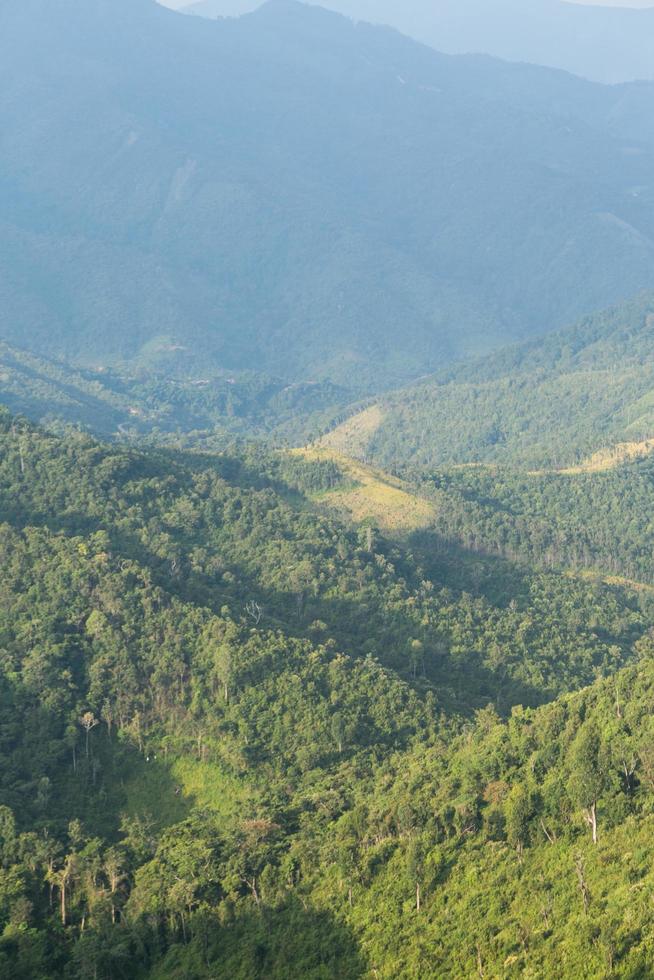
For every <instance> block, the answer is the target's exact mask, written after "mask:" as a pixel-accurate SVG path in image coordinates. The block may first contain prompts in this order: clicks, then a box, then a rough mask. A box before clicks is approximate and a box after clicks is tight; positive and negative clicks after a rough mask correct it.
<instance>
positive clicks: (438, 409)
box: [324, 294, 654, 470]
mask: <svg viewBox="0 0 654 980" xmlns="http://www.w3.org/2000/svg"><path fill="white" fill-rule="evenodd" d="M653 399H654V296H653V295H652V294H645V295H642V296H639V297H638V298H637V299H636V300H633V301H631V302H629V303H625V304H622V305H621V306H619V307H615V308H613V309H610V310H608V311H606V312H604V313H601V314H597V315H595V316H591V317H587V318H585V319H584V320H582V321H581V322H580V323H579V324H577V325H576V326H575V327H572V328H570V329H568V330H563V331H561V332H558V333H554V334H550V335H548V336H547V337H545V338H543V339H542V340H539V341H534V342H530V343H527V344H523V345H518V346H515V347H509V348H506V349H504V350H502V351H499V352H497V353H496V354H493V355H491V356H489V357H486V358H484V359H483V360H477V361H475V362H473V363H470V362H468V363H465V364H462V365H460V366H457V367H456V368H454V369H452V370H449V371H446V372H443V373H441V374H440V375H438V376H436V378H434V379H429V380H427V381H425V382H421V383H419V384H417V385H414V386H412V387H409V388H406V389H405V390H401V391H398V392H395V393H392V394H391V395H389V396H387V397H385V398H383V399H381V400H379V401H378V402H375V404H374V405H373V406H371V407H368V408H366V409H365V410H364V411H363V412H362V413H360V414H355V415H354V416H353V417H351V418H350V419H348V420H346V421H345V422H344V424H343V425H341V426H340V427H337V428H336V429H335V430H334V431H333V432H331V433H329V434H328V435H327V436H326V438H325V440H324V441H325V443H326V444H328V445H332V446H335V447H338V448H339V449H341V450H343V451H345V452H349V453H351V454H353V455H356V456H360V457H362V458H371V459H374V460H376V461H378V462H380V463H382V464H384V465H387V466H400V465H402V464H404V465H407V464H409V465H411V466H414V467H420V466H427V467H435V466H439V465H441V464H443V463H480V462H493V463H507V464H511V465H520V466H527V467H529V466H531V467H534V468H535V467H547V468H554V469H561V468H566V467H568V468H569V467H572V468H574V467H575V466H576V465H577V466H578V465H579V464H581V465H582V467H583V468H587V469H595V470H597V469H602V468H606V467H608V466H610V465H611V464H612V463H614V462H619V461H620V460H621V459H623V460H626V459H629V458H635V457H638V456H641V455H647V454H648V453H649V452H650V451H651V450H652V448H654V443H651V439H652V437H653V436H654V414H653V405H654V401H653ZM603 450H606V451H605V452H602V451H603ZM595 454H597V455H595Z"/></svg>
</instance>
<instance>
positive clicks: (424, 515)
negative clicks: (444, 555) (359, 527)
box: [295, 444, 436, 535]
mask: <svg viewBox="0 0 654 980" xmlns="http://www.w3.org/2000/svg"><path fill="white" fill-rule="evenodd" d="M295 451H296V452H297V453H300V454H302V455H303V456H304V457H305V458H306V459H332V460H334V462H336V463H337V464H338V466H339V467H340V468H341V470H342V471H343V473H344V474H345V477H346V478H347V480H348V483H347V485H346V486H344V487H339V488H338V489H336V490H332V491H330V492H329V493H326V494H321V495H320V497H319V498H318V497H317V498H315V499H316V500H317V501H319V502H320V503H323V504H325V505H326V506H328V507H329V508H330V510H335V511H337V512H338V513H339V514H341V515H342V516H345V517H346V518H347V519H349V520H351V521H354V523H355V524H361V523H362V522H363V521H365V520H373V521H374V522H375V523H376V524H377V526H378V527H379V528H380V529H381V530H382V531H384V532H385V533H386V534H390V535H404V534H410V533H411V532H412V531H417V530H420V529H421V528H425V527H429V526H430V525H431V524H432V522H433V520H434V516H435V513H436V510H435V506H434V504H432V503H430V502H429V501H428V500H425V499H423V498H422V497H419V496H417V495H416V494H415V493H413V492H412V490H411V489H410V488H409V487H408V485H407V484H405V483H403V482H402V480H398V479H396V478H395V477H392V476H389V474H387V473H383V472H382V471H381V470H377V469H374V468H373V467H371V466H366V465H364V464H363V463H359V462H357V460H354V459H350V457H348V456H344V455H342V454H341V453H338V452H336V451H335V450H333V449H329V448H327V447H325V446H324V445H322V444H320V445H318V446H311V447H309V448H307V449H300V450H295Z"/></svg>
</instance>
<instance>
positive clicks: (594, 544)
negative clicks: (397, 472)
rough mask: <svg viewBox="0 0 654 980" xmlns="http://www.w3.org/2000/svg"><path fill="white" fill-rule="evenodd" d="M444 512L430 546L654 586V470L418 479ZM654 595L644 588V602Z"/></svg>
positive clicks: (487, 471) (457, 471) (645, 463)
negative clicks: (625, 579)
mask: <svg viewBox="0 0 654 980" xmlns="http://www.w3.org/2000/svg"><path fill="white" fill-rule="evenodd" d="M415 478H416V481H417V483H418V484H419V486H420V487H421V490H422V492H424V493H429V494H431V495H432V496H433V498H434V500H435V501H436V502H437V504H438V506H437V508H436V518H435V521H434V528H433V532H430V534H429V535H428V536H427V539H426V540H425V542H424V547H425V548H426V549H427V550H429V549H430V548H433V549H435V552H436V554H437V555H438V556H439V560H441V561H442V560H443V556H442V551H443V549H445V550H447V546H448V545H451V546H453V548H454V551H453V556H452V557H453V560H454V561H456V560H457V555H458V552H459V549H460V547H464V548H466V549H469V550H470V551H471V552H473V553H476V554H482V555H483V554H486V555H496V556H499V557H502V558H506V559H508V560H510V561H512V562H514V561H519V562H522V563H524V564H525V565H526V566H527V567H529V566H531V567H533V566H540V567H544V568H560V569H568V570H570V571H589V572H595V573H597V574H598V575H602V574H604V575H606V574H608V575H613V576H622V577H623V578H627V579H631V580H633V581H635V582H641V583H645V584H647V585H650V586H651V585H652V584H654V567H653V566H652V552H653V550H654V525H653V524H652V509H653V507H654V464H653V462H652V460H651V459H649V458H648V459H644V460H642V461H640V462H637V463H631V464H627V465H624V466H618V467H615V468H614V469H608V470H607V471H605V472H589V473H575V474H570V475H562V474H528V473H524V472H518V471H512V470H507V469H503V468H493V467H490V468H484V467H480V468H477V467H474V468H468V467H465V468H453V469H448V470H440V471H438V472H437V473H435V474H432V475H429V476H425V475H424V474H415ZM650 592H651V590H644V591H643V593H642V595H643V599H642V601H643V602H646V601H647V596H648V595H649V594H650Z"/></svg>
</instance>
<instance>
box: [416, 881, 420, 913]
mask: <svg viewBox="0 0 654 980" xmlns="http://www.w3.org/2000/svg"><path fill="white" fill-rule="evenodd" d="M419 911H420V882H418V883H417V884H416V912H419Z"/></svg>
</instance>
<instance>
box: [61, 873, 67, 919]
mask: <svg viewBox="0 0 654 980" xmlns="http://www.w3.org/2000/svg"><path fill="white" fill-rule="evenodd" d="M61 924H62V926H64V928H65V926H66V882H65V881H63V880H62V882H61Z"/></svg>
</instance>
